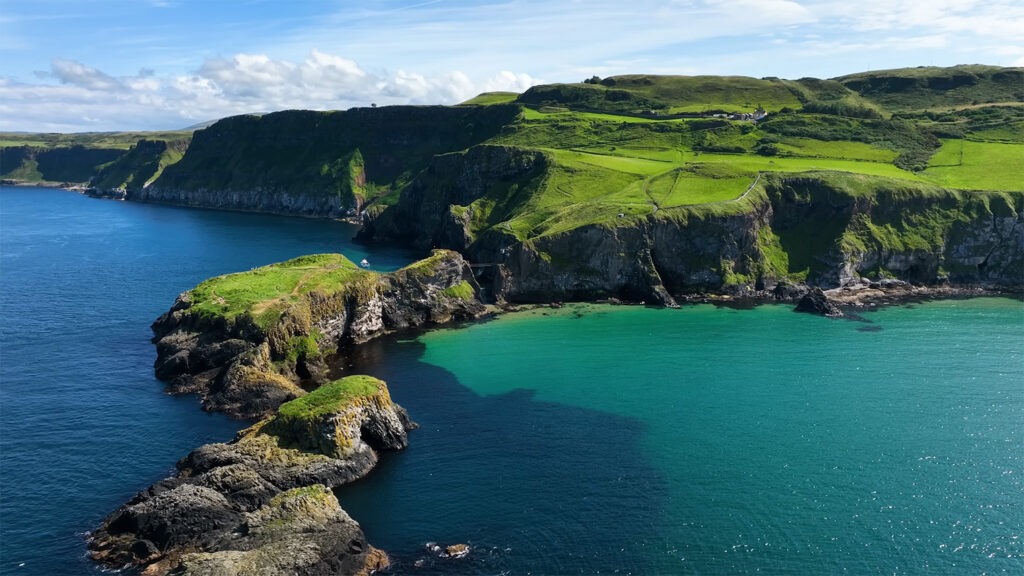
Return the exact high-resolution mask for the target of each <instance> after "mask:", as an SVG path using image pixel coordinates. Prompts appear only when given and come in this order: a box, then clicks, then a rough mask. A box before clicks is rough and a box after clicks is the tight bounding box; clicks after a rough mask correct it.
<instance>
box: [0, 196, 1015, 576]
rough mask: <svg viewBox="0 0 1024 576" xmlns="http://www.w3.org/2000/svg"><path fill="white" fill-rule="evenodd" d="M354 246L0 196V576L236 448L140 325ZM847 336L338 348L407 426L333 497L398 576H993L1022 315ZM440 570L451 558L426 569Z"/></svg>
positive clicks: (83, 562)
mask: <svg viewBox="0 0 1024 576" xmlns="http://www.w3.org/2000/svg"><path fill="white" fill-rule="evenodd" d="M353 233H354V227H352V226H351V225H348V224H344V223H340V222H331V221H319V220H305V219H298V218H285V217H276V216H262V215H253V214H239V213H230V212H219V211H207V210H189V209H182V208H174V207H167V206H154V205H143V204H133V203H124V202H113V201H103V200H94V199H89V198H85V197H82V196H79V195H77V194H74V193H70V192H64V191H58V190H47V189H12V188H3V189H0V294H2V295H3V298H2V301H0V573H3V574H81V573H85V574H88V573H91V572H96V571H97V570H98V569H97V568H96V567H95V566H94V565H93V564H92V563H91V562H90V561H89V560H88V559H87V558H86V556H85V536H86V532H87V531H88V530H89V529H91V528H94V527H95V526H97V525H98V523H99V522H100V520H101V519H102V518H103V516H105V515H106V514H108V513H109V512H111V511H112V510H114V509H115V508H116V507H117V506H118V505H120V504H121V503H123V502H124V501H125V500H127V499H128V498H130V497H131V496H132V495H133V494H134V493H135V492H136V491H138V490H141V489H143V488H145V487H146V486H148V485H149V484H150V483H152V482H154V481H156V480H159V479H161V478H163V477H165V476H166V475H168V474H169V473H170V472H171V471H172V469H173V466H174V462H175V461H176V460H177V459H178V458H181V457H182V456H184V455H185V454H187V453H188V452H189V451H190V450H192V449H193V448H195V447H197V446H198V445H200V444H203V443H206V442H215V441H226V440H229V439H230V438H231V437H232V436H233V435H234V432H235V431H237V430H238V429H240V428H241V427H243V426H244V425H245V423H244V422H240V421H232V420H229V419H227V418H225V417H223V416H219V415H210V414H205V413H203V412H201V411H200V409H199V406H198V402H197V400H196V399H195V398H194V397H188V396H185V397H171V396H168V395H166V394H163V393H162V388H163V385H162V384H161V383H160V382H159V381H157V380H155V379H154V377H153V374H152V362H153V360H154V359H155V350H154V348H153V345H152V344H151V343H150V342H149V337H150V335H151V334H150V332H149V328H148V326H149V323H150V322H152V320H154V319H155V318H156V317H157V316H158V315H159V314H161V313H162V312H164V311H165V310H166V309H167V308H168V307H169V306H170V305H171V304H172V303H173V301H174V297H175V295H177V294H178V293H179V292H181V291H183V290H186V289H188V288H190V287H191V286H193V285H195V284H196V283H197V282H199V281H201V280H203V279H205V278H207V277H210V276H215V275H218V274H223V273H227V272H232V271H238V270H246V269H249V268H251V267H253V266H259V265H263V264H267V263H270V262H274V261H280V260H283V259H287V258H290V257H294V256H298V255H301V254H307V253H313V252H343V253H345V254H346V255H347V256H349V258H350V259H353V260H356V261H358V260H360V259H361V258H363V257H366V258H368V259H369V260H370V261H371V263H373V265H374V267H376V268H378V269H381V270H387V269H393V268H396V267H398V266H401V265H403V264H405V263H407V262H408V261H410V260H411V259H412V258H413V255H412V254H409V253H407V252H403V251H398V250H382V249H373V250H368V249H366V248H365V247H359V246H355V245H353V244H352V243H351V242H350V241H349V238H351V236H352V234H353ZM862 317H863V318H862V320H861V321H851V320H831V319H825V318H820V317H815V316H809V315H803V314H797V313H794V312H793V311H792V306H787V305H764V306H759V307H756V308H753V309H734V308H727V307H715V306H711V305H696V306H686V307H684V308H682V309H680V310H666V309H654V308H645V307H638V306H610V305H591V304H570V305H567V306H565V307H564V308H562V309H559V310H552V309H547V308H540V309H533V310H526V311H522V312H517V313H512V314H506V315H503V316H501V317H498V318H496V319H492V320H487V321H481V322H474V323H469V324H466V325H464V326H459V327H453V328H445V329H440V330H434V331H430V332H426V333H417V334H397V335H394V336H390V337H386V338H383V339H380V340H377V341H374V342H371V343H368V344H366V345H363V346H362V347H361V348H360V349H359V350H358V352H357V354H356V355H355V356H354V357H352V358H349V359H347V360H346V361H345V362H344V363H342V364H340V365H339V366H338V369H339V371H342V372H345V371H349V372H363V373H370V374H373V375H376V376H379V377H381V378H383V379H385V380H386V381H387V382H388V385H389V388H390V389H391V395H392V397H393V399H394V400H395V401H396V402H398V403H400V404H402V405H403V406H405V407H406V408H407V409H408V410H409V413H410V415H411V417H412V418H413V420H415V421H417V422H418V423H419V424H420V427H419V428H418V429H417V430H415V431H413V432H412V433H411V435H410V446H409V448H408V449H407V450H405V451H402V452H395V453H387V454H384V455H382V458H381V462H380V464H379V465H378V467H377V468H376V469H375V470H374V471H373V472H371V474H370V475H369V476H367V477H366V478H364V479H363V480H360V481H358V482H356V483H354V484H352V485H350V486H347V487H344V488H342V489H341V490H339V491H338V495H339V499H340V501H341V503H342V506H343V507H344V508H345V509H346V510H347V511H348V512H349V513H350V514H351V515H352V516H353V517H354V518H355V519H356V520H358V521H359V522H360V523H361V524H362V526H363V528H364V530H365V532H366V534H367V537H368V539H369V540H370V542H371V543H372V544H374V545H375V546H377V547H379V548H382V549H384V550H386V551H388V552H389V553H390V554H391V556H392V558H393V560H394V568H393V572H394V573H397V574H422V575H433V574H610V573H616V574H757V573H763V574H842V573H848V574H920V573H930V574H983V573H984V574H1002V573H1009V574H1018V573H1020V570H1021V566H1024V558H1022V554H1024V545H1022V543H1021V541H1020V539H1021V537H1022V535H1024V534H1022V533H1024V485H1022V483H1021V477H1022V475H1024V304H1022V303H1021V302H1020V301H1018V300H1012V299H1006V298H977V299H971V300H949V301H940V302H927V303H920V304H913V305H906V306H896V307H889V308H884V309H881V310H879V311H873V312H864V313H863V314H862ZM428 542H436V543H438V544H440V545H442V546H444V545H450V544H456V543H466V544H469V545H470V547H471V552H470V554H469V555H468V556H467V557H465V558H458V559H446V558H439V557H437V556H436V555H435V554H432V553H431V552H429V551H428V550H427V548H426V545H427V543H428Z"/></svg>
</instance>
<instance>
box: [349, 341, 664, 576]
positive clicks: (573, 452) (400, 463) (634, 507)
mask: <svg viewBox="0 0 1024 576" xmlns="http://www.w3.org/2000/svg"><path fill="white" fill-rule="evenodd" d="M424 350H425V346H424V345H423V344H422V343H420V342H417V341H401V340H398V339H397V338H390V339H387V338H386V339H382V340H378V341H374V342H371V343H368V344H364V345H362V346H360V347H359V349H358V351H357V352H356V354H355V356H354V357H353V358H351V359H350V362H351V367H350V369H349V370H351V371H352V372H359V373H367V374H372V375H374V376H377V377H379V378H382V379H383V380H385V381H386V382H387V383H388V387H389V388H390V390H391V395H392V398H393V399H394V400H395V401H396V402H398V403H400V404H402V405H403V406H404V407H405V408H406V409H407V410H408V411H409V414H410V416H411V417H412V418H413V420H415V421H416V422H418V423H419V424H420V428H419V429H417V430H415V431H413V432H412V433H411V435H410V445H409V448H408V449H406V450H404V451H402V452H396V453H388V454H383V455H382V457H381V460H380V463H379V464H378V466H377V468H376V469H375V470H374V471H373V472H372V473H371V474H370V475H369V476H368V477H367V478H365V479H364V480H362V481H360V482H357V483H355V484H353V485H350V486H346V487H344V488H342V489H341V490H339V491H338V497H339V500H340V501H341V504H342V506H343V507H344V508H345V509H346V510H347V511H348V512H349V514H351V515H352V516H353V517H354V518H355V519H356V520H358V521H359V522H360V524H361V525H362V526H363V529H364V531H365V532H366V535H367V537H368V539H369V540H370V542H371V543H373V544H374V545H375V546H377V547H380V548H382V549H384V550H386V551H387V552H388V554H389V555H390V556H391V558H392V561H393V563H394V566H393V569H392V570H393V572H394V573H398V574H404V573H408V572H413V571H414V572H415V573H416V574H481V573H492V574H496V573H502V572H503V571H506V570H512V571H514V572H515V573H527V572H533V573H542V574H543V573H546V574H565V573H598V572H601V573H605V572H612V571H616V570H618V571H620V572H621V573H634V574H637V573H639V574H643V573H651V572H653V571H654V569H653V565H652V564H651V556H652V552H653V550H651V548H653V547H655V546H656V544H655V541H656V540H657V539H658V534H657V532H658V530H657V528H656V526H657V525H658V523H659V522H660V519H659V518H657V517H656V515H657V514H658V512H657V511H659V510H664V509H665V507H663V506H660V505H658V504H657V502H660V501H661V500H662V499H664V498H667V496H666V493H667V488H666V486H665V482H664V480H663V479H662V478H661V477H660V475H659V474H658V473H657V472H656V470H655V469H654V468H653V467H652V466H651V465H650V464H649V463H647V462H646V461H645V460H644V458H643V456H642V454H641V450H640V442H641V437H642V434H643V433H644V429H643V424H642V423H640V422H639V421H637V420H634V419H631V418H625V417H622V416H618V415H615V414H608V413H601V412H595V411H592V410H586V409H582V408H578V407H573V406H566V405H561V404H554V403H549V402H541V401H537V400H535V399H534V393H533V392H532V391H530V390H526V389H521V390H515V391H512V392H510V393H507V394H502V395H497V396H488V397H481V396H479V395H477V394H475V393H474V392H473V391H471V390H470V389H468V388H466V387H465V386H463V385H462V384H460V383H459V381H458V380H457V379H456V378H455V376H454V375H453V374H451V373H450V372H448V371H447V370H444V369H442V368H439V367H437V366H432V365H429V364H425V363H423V362H420V360H419V359H420V358H421V357H422V355H423V352H424ZM427 542H436V543H438V544H440V545H441V546H442V547H444V546H447V545H451V544H457V543H467V544H469V545H470V546H471V548H472V552H471V553H470V555H469V556H468V557H465V558H461V559H444V558H438V557H437V556H436V555H434V554H431V553H430V552H428V551H427V550H426V548H425V544H426V543H427Z"/></svg>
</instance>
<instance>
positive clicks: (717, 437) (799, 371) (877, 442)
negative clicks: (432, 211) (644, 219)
mask: <svg viewBox="0 0 1024 576" xmlns="http://www.w3.org/2000/svg"><path fill="white" fill-rule="evenodd" d="M863 316H864V318H865V319H866V320H867V321H868V322H853V321H845V320H844V321H837V320H829V319H825V318H820V317H814V316H807V315H802V314H796V313H794V312H792V308H791V307H789V306H774V305H766V306H760V307H757V308H755V309H753V310H733V309H728V308H715V307H712V306H709V305H701V306H689V307H684V308H683V309H682V310H660V309H650V308H640V307H612V306H596V305H583V304H580V305H569V306H566V307H565V308H563V309H562V310H559V311H553V310H546V309H544V310H541V309H537V310H532V311H528V312H521V313H514V314H508V315H505V316H502V317H500V318H498V319H496V320H493V321H489V322H484V323H477V324H472V325H468V326H465V327H461V328H458V329H450V330H449V329H445V330H437V331H433V332H429V333H426V334H424V335H421V336H419V337H418V338H416V339H415V340H412V341H402V340H393V341H391V342H383V341H382V342H380V343H378V344H370V345H368V347H366V348H364V354H363V355H362V357H361V358H360V359H357V360H356V361H355V362H354V366H353V369H356V370H359V371H366V372H370V373H372V374H374V375H377V376H379V377H381V378H384V379H386V380H387V381H388V383H389V386H390V387H391V390H392V394H393V395H394V396H395V397H396V398H398V399H400V401H401V402H402V403H403V405H404V406H405V407H406V408H407V409H408V410H409V412H410V414H411V415H412V416H413V418H414V419H415V420H417V421H419V423H420V424H421V425H422V428H421V429H420V430H417V431H415V432H413V433H412V435H411V437H410V448H409V450H408V452H407V453H402V454H395V455H390V456H389V457H388V458H385V459H384V460H383V461H382V463H381V465H380V467H379V468H378V469H377V470H375V471H374V472H373V473H372V474H371V475H370V476H369V477H368V478H366V479H364V480H363V481H362V482H360V483H358V484H357V485H354V486H352V487H348V488H345V489H343V490H341V491H340V493H339V497H340V499H341V502H342V505H343V506H344V507H345V508H346V509H347V510H348V511H349V512H350V513H351V514H353V516H354V517H356V518H357V519H358V520H359V521H360V522H361V523H362V525H363V528H364V530H365V531H366V533H367V536H368V538H370V540H371V541H373V542H374V543H375V544H376V545H378V546H381V547H383V548H385V549H387V550H389V552H391V553H393V554H394V555H395V556H396V557H397V558H398V559H399V561H400V562H405V563H406V565H405V568H404V569H403V568H402V567H401V566H402V565H401V564H400V566H399V572H403V570H411V569H412V568H411V567H410V566H408V565H407V563H409V562H415V561H416V560H417V559H421V560H423V559H424V558H426V560H425V563H426V564H427V566H425V567H421V568H418V569H417V570H418V571H424V570H426V572H424V573H437V574H442V573H444V574H447V573H467V574H470V573H499V572H502V571H504V570H510V571H511V572H513V573H526V572H533V573H559V574H561V573H587V574H592V573H609V572H615V571H618V572H619V573H630V572H631V573H635V574H650V573H661V574H687V573H690V574H701V573H713V574H718V573H749V574H753V573H758V572H761V573H773V574H811V573H843V572H846V573H855V574H876V573H877V574H893V573H896V574H916V573H921V572H924V571H928V572H929V573H939V574H958V573H964V572H968V573H981V572H985V573H989V574H998V573H1013V572H1015V571H1016V570H1017V568H1019V565H1020V561H1021V558H1020V557H1021V554H1022V553H1024V550H1022V546H1021V543H1020V538H1021V535H1022V532H1024V510H1022V505H1021V502H1022V498H1021V496H1022V485H1021V473H1022V454H1024V441H1022V435H1024V419H1022V416H1024V394H1022V382H1024V339H1022V338H1021V337H1020V335H1021V328H1022V327H1024V305H1022V303H1021V302H1019V301H1015V300H1009V299H1001V298H979V299H973V300H954V301H940V302H929V303H924V304H917V305H908V306H901V307H890V308H884V309H882V310H880V311H877V312H869V313H865V314H864V315H863ZM865 328H868V329H867V330H865ZM431 540H436V541H438V542H442V543H446V544H448V543H453V542H461V541H469V542H470V543H471V544H472V545H474V546H475V547H476V549H477V551H478V553H475V554H473V555H471V557H470V558H469V559H466V560H463V561H458V562H462V563H458V562H455V561H441V560H435V559H432V558H430V557H429V555H427V554H426V553H425V552H423V551H422V545H423V543H424V542H426V541H431ZM430 566H433V568H432V570H434V571H433V572H431V571H430V570H431V568H430Z"/></svg>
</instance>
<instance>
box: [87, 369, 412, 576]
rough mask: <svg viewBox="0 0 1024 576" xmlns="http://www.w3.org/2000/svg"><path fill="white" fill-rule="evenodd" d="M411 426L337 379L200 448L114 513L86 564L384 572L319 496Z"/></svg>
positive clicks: (355, 529)
mask: <svg viewBox="0 0 1024 576" xmlns="http://www.w3.org/2000/svg"><path fill="white" fill-rule="evenodd" d="M413 426H414V425H413V424H412V422H411V421H410V420H409V418H408V416H407V415H406V413H405V410H403V409H402V408H401V407H400V406H398V405H397V404H394V403H392V401H391V397H390V395H389V394H388V389H387V387H386V385H385V384H384V382H382V381H380V380H377V379H375V378H371V377H369V376H349V377H346V378H343V379H341V380H336V381H333V382H329V383H327V384H324V385H323V386H321V387H320V388H318V389H317V390H315V391H314V392H312V393H310V394H308V395H305V396H303V397H301V398H298V399H296V400H292V401H290V402H287V403H285V404H283V405H282V406H281V407H280V408H279V409H278V410H277V413H276V414H275V415H274V416H272V417H269V418H266V419H264V420H261V421H259V422H258V423H256V424H255V425H253V426H251V427H249V428H247V429H245V430H243V431H241V432H239V433H238V436H237V437H236V438H235V439H234V440H233V441H231V442H229V443H227V444H209V445H206V446H202V447H200V448H198V449H196V450H195V451H193V452H192V453H191V454H189V455H188V456H187V457H185V458H184V459H182V460H181V461H180V462H178V466H177V467H178V471H179V474H178V475H177V476H175V477H172V478H168V479H166V480H162V481H160V482H157V483H156V484H154V485H153V486H151V487H150V488H148V489H147V490H144V491H143V492H140V493H139V494H138V495H136V496H135V498H133V499H132V500H131V501H129V502H128V503H127V504H125V505H124V506H122V507H121V508H119V509H118V510H117V511H115V512H114V513H113V514H111V515H110V516H109V517H107V519H106V520H104V522H103V525H102V526H101V527H100V528H99V529H98V530H96V531H95V532H94V533H93V534H92V536H91V540H90V542H89V548H90V550H91V553H92V557H93V558H94V559H96V560H98V561H100V562H102V563H104V564H106V565H108V566H111V567H122V566H141V567H144V568H145V569H144V571H143V573H144V574H147V575H150V574H152V575H156V574H166V573H168V572H169V571H172V570H173V573H174V574H183V575H185V574H191V575H199V574H223V575H227V574H234V575H239V576H241V575H256V574H281V575H284V574H324V575H327V574H360V573H362V574H368V573H370V572H371V571H373V570H376V569H379V568H383V567H385V566H386V565H387V557H386V555H384V554H383V553H382V552H380V551H378V550H375V549H374V548H372V547H371V546H370V545H369V544H368V543H367V542H366V538H365V537H364V536H363V533H362V531H361V530H360V529H359V525H358V524H357V523H356V522H355V521H354V520H352V518H350V517H349V516H348V514H346V513H345V511H344V510H342V509H341V507H340V506H339V505H338V500H337V499H336V498H335V497H334V494H333V493H332V492H331V489H332V488H336V487H338V486H341V485H343V484H346V483H348V482H351V481H353V480H356V479H358V478H361V477H363V476H364V475H366V473H368V472H369V471H370V469H371V468H373V466H374V464H376V462H377V452H376V451H377V450H399V449H402V448H405V447H406V445H407V443H408V440H407V436H406V432H407V431H408V430H410V429H412V428H413Z"/></svg>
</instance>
